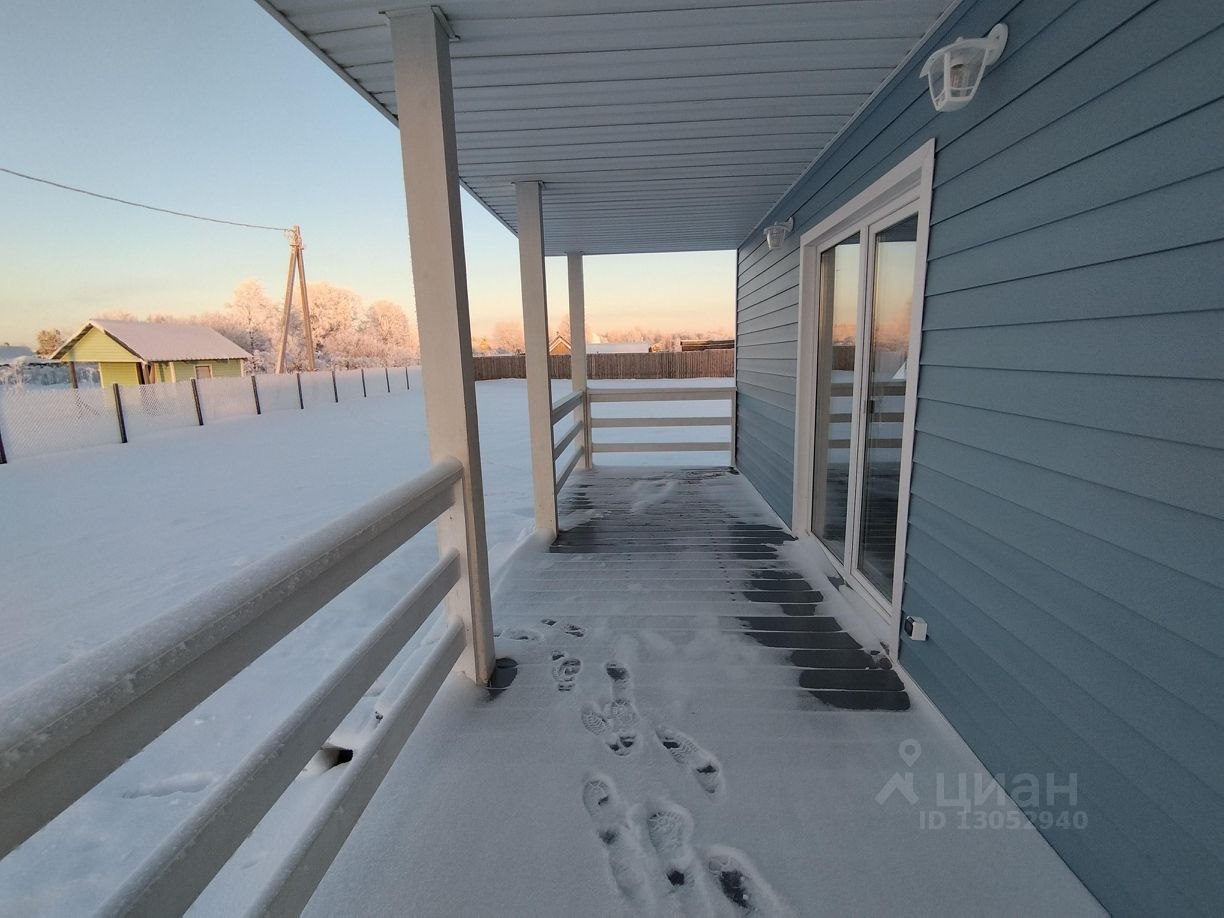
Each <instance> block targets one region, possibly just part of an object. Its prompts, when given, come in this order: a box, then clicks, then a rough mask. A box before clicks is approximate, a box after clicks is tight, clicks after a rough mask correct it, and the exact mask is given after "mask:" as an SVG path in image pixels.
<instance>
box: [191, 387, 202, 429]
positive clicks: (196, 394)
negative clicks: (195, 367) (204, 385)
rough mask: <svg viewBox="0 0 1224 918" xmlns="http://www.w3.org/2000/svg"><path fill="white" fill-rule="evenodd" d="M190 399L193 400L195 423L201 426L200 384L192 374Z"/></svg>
mask: <svg viewBox="0 0 1224 918" xmlns="http://www.w3.org/2000/svg"><path fill="white" fill-rule="evenodd" d="M191 400H192V401H193V402H195V410H196V425H197V426H199V427H203V426H204V410H203V409H202V408H201V407H200V384H199V383H198V382H197V381H196V378H195V377H194V376H193V377H191Z"/></svg>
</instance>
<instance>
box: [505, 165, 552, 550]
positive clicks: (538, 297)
mask: <svg viewBox="0 0 1224 918" xmlns="http://www.w3.org/2000/svg"><path fill="white" fill-rule="evenodd" d="M514 190H515V195H516V201H517V206H518V240H519V276H520V280H521V283H522V288H523V347H524V349H525V350H526V352H527V356H526V362H527V416H528V422H529V423H528V427H529V429H530V433H531V481H532V485H533V488H534V491H535V524H536V528H537V529H539V530H541V531H542V532H548V533H551V534H552V535H553V536H555V535H556V534H557V493H556V488H557V470H556V466H555V465H554V464H553V426H552V383H551V381H550V380H549V378H548V290H547V286H546V284H545V280H544V216H543V209H542V208H541V205H540V183H539V182H515V183H514Z"/></svg>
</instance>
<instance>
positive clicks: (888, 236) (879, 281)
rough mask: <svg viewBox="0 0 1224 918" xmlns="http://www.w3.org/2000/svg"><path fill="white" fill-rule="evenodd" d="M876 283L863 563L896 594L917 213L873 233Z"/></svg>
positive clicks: (870, 578) (866, 572) (876, 582)
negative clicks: (899, 504)
mask: <svg viewBox="0 0 1224 918" xmlns="http://www.w3.org/2000/svg"><path fill="white" fill-rule="evenodd" d="M872 249H873V251H872V256H873V260H874V269H873V272H872V290H871V304H870V311H869V313H868V314H869V316H870V327H869V338H868V343H867V345H866V354H865V355H864V356H865V358H866V360H867V365H868V370H867V381H866V398H865V400H864V402H863V405H864V422H865V427H864V435H863V451H862V464H861V466H860V468H859V474H860V476H861V482H862V485H861V487H862V500H861V503H860V507H859V509H860V512H861V517H860V523H859V527H858V540H857V542H858V544H857V546H856V547H857V567H858V571H859V573H861V574H862V576H863V577H864V578H865V579H866V580H867V582H868V583H870V584H871V585H872V586H874V587H875V588H876V589H877V590H879V591H880V594H881V595H882V596H883V597H884V598H885V599H891V597H892V592H893V572H894V569H895V563H896V544H897V504H898V494H899V491H900V485H901V438H902V429H903V422H904V418H905V386H906V379H907V376H908V374H909V373H910V367H909V338H910V315H911V313H912V311H913V305H914V304H913V297H914V272H915V269H916V267H917V261H916V259H917V253H918V216H917V214H915V215H913V216H911V217H907V218H906V219H904V220H901V221H900V222H898V223H894V224H892V225H891V226H889V227H887V228H885V229H882V230H879V231H877V232H876V233H875V234H874V236H873V238H872Z"/></svg>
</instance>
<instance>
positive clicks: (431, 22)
mask: <svg viewBox="0 0 1224 918" xmlns="http://www.w3.org/2000/svg"><path fill="white" fill-rule="evenodd" d="M387 18H388V19H389V20H390V23H391V48H392V59H393V66H394V71H395V101H396V110H397V113H398V120H399V129H400V148H401V152H402V155H403V167H404V197H405V202H406V204H407V211H408V236H409V245H410V249H411V254H412V278H413V284H414V286H415V289H416V302H417V324H418V327H419V333H420V340H421V377H422V382H423V389H424V400H425V419H426V423H427V425H428V431H429V452H430V456H431V458H432V459H433V460H434V461H437V460H438V459H441V458H445V457H447V456H452V457H454V458H455V459H458V460H459V463H460V464H461V465H462V466H463V481H462V484H461V485H460V488H461V489H462V492H461V499H460V500H459V501H457V502H456V503H455V505H454V506H453V507H452V508H451V510H449V511H447V512H446V513H445V514H443V515H442V516H441V517H439V519H438V524H437V533H438V549H439V551H440V552H449V551H452V550H454V551H458V552H459V555H460V557H461V558H462V559H463V577H462V580H461V582H460V583H459V584H457V585H456V586H455V588H454V589H452V590H451V592H450V594H449V595H448V596H447V600H446V608H447V612H448V614H449V615H451V616H452V617H454V618H456V619H458V620H459V621H460V622H462V623H463V628H464V632H465V638H466V646H465V649H464V652H463V656H462V657H461V658H460V661H459V668H460V669H461V670H462V671H463V672H464V673H465V674H466V675H467V676H468V677H469V678H470V679H472V680H474V681H475V682H477V683H479V684H481V685H487V684H488V682H489V680H490V679H491V678H492V675H493V664H494V658H495V650H494V646H493V604H492V599H491V597H490V590H489V557H488V544H487V541H486V536H485V514H484V484H483V480H482V476H481V468H480V430H479V427H478V425H477V422H476V384H475V381H474V380H473V378H472V372H473V371H472V324H471V318H470V316H469V312H468V288H467V263H466V259H465V257H464V251H463V216H462V211H461V208H460V201H459V165H458V156H457V152H456V146H455V103H454V97H453V94H452V90H451V69H450V39H449V36H448V35H447V32H446V29H445V28H444V26H443V22H442V20H441V17H440V16H438V15H437V14H436V13H435V11H434V10H433V9H430V8H429V7H419V8H416V9H402V10H393V11H391V12H388V13H387ZM387 379H388V385H387V390H388V391H390V388H391V386H390V376H389V375H388V377H387Z"/></svg>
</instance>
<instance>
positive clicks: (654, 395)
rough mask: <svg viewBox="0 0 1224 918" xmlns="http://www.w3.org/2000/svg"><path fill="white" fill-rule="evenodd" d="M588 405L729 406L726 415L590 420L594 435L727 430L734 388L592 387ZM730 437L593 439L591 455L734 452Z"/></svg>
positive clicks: (733, 412)
mask: <svg viewBox="0 0 1224 918" xmlns="http://www.w3.org/2000/svg"><path fill="white" fill-rule="evenodd" d="M587 400H588V404H599V403H621V402H684V401H726V402H727V403H728V404H729V405H730V410H729V411H728V413H727V414H719V415H708V416H701V415H682V416H667V417H633V416H629V417H591V418H590V421H589V423H590V429H591V432H592V435H593V434H594V432H595V431H597V430H606V429H609V428H655V427H660V428H661V427H726V428H731V427H732V425H733V421H734V417H735V388H734V387H733V386H675V387H671V386H660V387H649V388H647V387H641V388H637V387H635V388H602V387H601V388H593V389H588V390H587ZM731 448H732V447H731V437H728V438H727V439H726V440H689V441H676V442H669V441H665V440H664V441H660V440H649V441H647V440H635V441H627V442H616V441H606V440H605V441H599V440H592V442H591V452H592V454H598V453H673V452H674V453H693V452H717V453H723V452H725V453H730V452H731Z"/></svg>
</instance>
